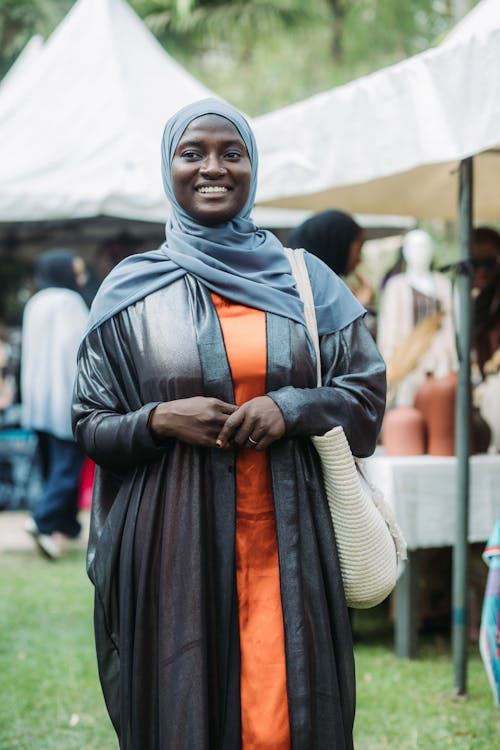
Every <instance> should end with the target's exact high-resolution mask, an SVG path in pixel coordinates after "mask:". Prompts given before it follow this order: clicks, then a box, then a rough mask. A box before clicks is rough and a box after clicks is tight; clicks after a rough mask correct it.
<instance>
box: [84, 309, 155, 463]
mask: <svg viewBox="0 0 500 750" xmlns="http://www.w3.org/2000/svg"><path fill="white" fill-rule="evenodd" d="M111 327H112V321H110V322H108V323H105V324H104V325H103V326H101V327H100V328H98V329H96V330H95V331H93V332H92V333H91V334H89V335H88V336H87V338H86V339H85V341H84V342H83V344H82V348H81V352H80V358H79V363H78V372H77V376H76V381H75V388H74V394H73V406H72V422H73V433H74V436H75V440H76V441H77V442H78V443H79V444H80V445H81V446H82V448H83V449H84V451H85V452H86V454H87V455H88V456H90V458H92V459H93V460H94V461H95V462H96V463H97V464H98V465H99V466H102V467H104V468H106V469H108V470H110V471H112V472H115V473H118V474H125V473H127V472H128V471H130V470H131V469H134V468H135V467H136V466H138V465H140V464H144V463H149V462H152V461H155V460H157V459H158V458H160V457H161V456H162V455H163V453H164V451H165V446H158V444H157V443H155V442H154V440H153V437H152V435H151V433H150V431H149V429H148V419H149V415H150V413H151V411H152V410H153V409H154V408H155V407H156V406H157V405H158V403H159V402H152V403H147V404H142V403H141V399H140V394H139V387H138V384H137V377H136V375H135V373H134V371H133V368H132V367H131V366H130V362H127V361H126V360H124V361H123V362H121V361H120V362H118V357H124V356H126V355H124V354H123V346H121V345H120V344H122V343H123V342H119V341H118V342H117V341H116V340H114V339H113V338H112V332H110V331H109V328H111ZM106 328H108V330H107V331H106V330H104V331H103V329H106ZM118 351H119V352H120V353H119V354H118V353H117V352H118Z"/></svg>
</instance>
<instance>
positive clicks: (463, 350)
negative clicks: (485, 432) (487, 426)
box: [452, 157, 473, 696]
mask: <svg viewBox="0 0 500 750" xmlns="http://www.w3.org/2000/svg"><path fill="white" fill-rule="evenodd" d="M472 167H473V162H472V157H469V158H467V159H464V160H463V161H461V162H460V169H459V175H460V184H459V225H458V238H459V266H458V267H459V269H461V271H459V273H458V277H457V286H458V298H459V321H460V323H459V331H458V340H457V343H458V355H459V372H458V390H457V406H456V424H457V430H456V443H455V448H456V455H457V505H456V531H455V546H454V550H453V612H452V650H453V694H454V695H455V696H466V694H467V645H468V628H467V589H468V586H467V582H468V531H469V453H470V413H471V378H470V349H471V294H470V287H471V278H470V258H471V245H472V192H473V172H472Z"/></svg>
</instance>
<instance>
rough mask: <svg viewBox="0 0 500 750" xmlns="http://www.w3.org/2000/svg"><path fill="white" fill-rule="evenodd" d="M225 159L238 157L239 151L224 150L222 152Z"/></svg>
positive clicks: (239, 155)
mask: <svg viewBox="0 0 500 750" xmlns="http://www.w3.org/2000/svg"><path fill="white" fill-rule="evenodd" d="M224 156H225V158H226V159H232V160H234V159H239V158H240V157H241V154H240V152H239V151H226V153H225V154H224Z"/></svg>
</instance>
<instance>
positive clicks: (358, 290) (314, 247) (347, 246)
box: [286, 209, 376, 337]
mask: <svg viewBox="0 0 500 750" xmlns="http://www.w3.org/2000/svg"><path fill="white" fill-rule="evenodd" d="M365 240H366V232H365V230H364V229H363V228H362V227H360V226H359V224H358V223H357V222H356V221H355V220H354V219H353V218H352V216H350V215H349V214H347V213H345V212H344V211H338V210H336V209H328V210H326V211H322V212H321V213H319V214H315V215H314V216H311V217H310V218H309V219H306V220H305V221H304V222H302V224H300V225H299V226H298V227H296V228H295V229H293V230H292V231H291V232H290V235H289V237H288V240H287V243H286V244H287V245H288V247H292V248H297V247H302V248H304V249H305V250H307V251H308V252H310V253H312V254H313V255H315V256H316V257H317V258H320V259H321V260H322V261H323V263H326V265H327V266H328V267H329V268H331V269H332V271H335V273H336V274H337V275H338V276H340V277H341V279H343V280H344V281H345V283H346V284H347V286H348V287H349V289H350V290H351V292H352V293H353V294H354V296H355V297H356V299H357V300H358V302H360V303H361V304H362V305H363V307H365V308H366V310H367V314H366V315H365V324H366V326H367V328H368V330H369V331H370V333H371V334H372V336H373V337H375V335H376V316H375V312H374V310H373V309H372V308H371V303H372V300H373V289H372V286H371V284H370V281H369V280H368V279H367V278H366V276H364V275H363V274H361V273H359V271H357V270H356V269H357V267H358V266H359V263H360V261H361V250H362V248H363V244H364V242H365Z"/></svg>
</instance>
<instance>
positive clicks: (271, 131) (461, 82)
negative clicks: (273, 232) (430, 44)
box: [254, 0, 500, 220]
mask: <svg viewBox="0 0 500 750" xmlns="http://www.w3.org/2000/svg"><path fill="white" fill-rule="evenodd" d="M494 2H495V4H496V6H498V5H500V2H499V0H494ZM481 5H482V4H481ZM487 5H490V2H489V1H488V3H487ZM478 12H479V10H478V11H476V13H478ZM475 15H476V14H475ZM497 15H498V14H497ZM488 17H489V18H493V16H492V15H491V16H490V15H489V16H488ZM479 28H482V29H483V31H482V32H481V33H479V32H478V29H479ZM466 29H467V26H466V24H465V21H464V22H463V25H461V30H460V34H458V32H457V37H456V39H455V40H453V38H452V37H451V35H450V38H449V39H448V41H446V42H445V43H443V44H441V45H440V46H439V47H437V48H436V49H432V50H429V51H427V52H424V53H422V54H420V55H416V56H415V57H413V58H410V59H408V60H406V61H404V62H402V63H399V64H397V65H393V66H391V67H388V68H385V69H383V70H381V71H379V72H377V73H374V74H372V75H368V76H365V77H363V78H360V79H358V80H355V81H353V82H351V83H349V84H346V85H345V86H339V87H337V88H335V89H332V90H330V91H327V92H325V93H322V94H319V95H317V96H313V97H311V98H309V99H306V100H305V101H302V102H299V103H297V104H294V105H291V106H288V107H285V108H283V109H280V110H277V111H275V112H272V113H270V114H267V115H263V116H262V117H259V118H256V120H255V121H254V126H255V131H256V135H257V139H258V143H259V148H260V153H261V174H260V189H259V191H258V195H257V200H258V202H259V203H261V204H264V205H276V206H284V207H293V208H301V209H308V208H313V209H315V210H321V209H323V208H329V207H331V206H336V207H338V208H344V209H345V210H348V211H351V212H361V213H394V214H407V215H412V216H418V217H421V218H432V217H440V218H450V219H451V218H455V217H456V213H457V185H458V177H457V166H458V163H459V162H460V160H461V159H463V158H465V157H467V156H471V155H476V154H478V156H477V158H476V159H475V189H474V192H475V201H474V202H475V206H474V211H475V216H476V217H477V218H478V219H481V220H492V219H498V218H500V198H499V185H500V18H499V19H498V23H497V24H496V26H492V25H491V22H490V23H489V25H486V27H485V26H481V24H480V23H479V22H478V20H477V16H476V18H475V19H474V24H473V29H472V31H471V32H470V33H466Z"/></svg>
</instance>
